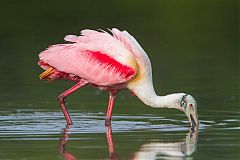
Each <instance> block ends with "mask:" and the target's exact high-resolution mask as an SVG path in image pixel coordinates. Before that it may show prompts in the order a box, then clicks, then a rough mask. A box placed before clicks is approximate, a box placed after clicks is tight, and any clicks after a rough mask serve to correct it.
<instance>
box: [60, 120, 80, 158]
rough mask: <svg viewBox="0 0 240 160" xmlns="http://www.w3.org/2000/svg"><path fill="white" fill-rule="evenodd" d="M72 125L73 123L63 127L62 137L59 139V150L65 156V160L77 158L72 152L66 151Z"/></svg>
mask: <svg viewBox="0 0 240 160" xmlns="http://www.w3.org/2000/svg"><path fill="white" fill-rule="evenodd" d="M70 127H71V125H66V127H65V128H64V129H63V132H62V137H61V138H60V139H59V147H58V152H59V154H60V155H62V156H63V158H64V159H65V160H77V159H76V158H75V156H74V155H73V154H72V153H71V152H69V151H66V144H67V141H68V135H69V129H70Z"/></svg>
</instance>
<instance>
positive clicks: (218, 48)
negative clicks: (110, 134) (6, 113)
mask: <svg viewBox="0 0 240 160" xmlns="http://www.w3.org/2000/svg"><path fill="white" fill-rule="evenodd" d="M237 2H238V1H235V0H211V1H209V0H203V1H192V0H183V1H178V0H159V1H139V0H138V1H137V0H132V1H93V0H89V1H82V0H73V1H61V0H58V1H55V0H52V1H45V0H42V1H24V0H23V1H9V0H2V1H1V10H0V19H1V22H0V51H1V53H0V56H1V57H0V64H1V68H0V84H1V85H0V108H1V109H2V107H3V106H5V105H6V104H8V105H10V106H11V105H13V106H14V107H20V108H21V107H22V105H24V107H27V106H28V105H29V107H30V108H32V107H39V105H40V104H39V101H41V100H42V99H44V100H49V101H51V100H52V98H53V97H55V95H56V94H58V93H60V92H62V91H63V90H64V89H65V88H68V87H70V86H71V85H72V83H71V82H67V84H66V83H65V82H63V83H62V82H56V83H55V82H54V83H55V84H53V83H52V84H45V82H42V81H39V79H38V75H39V73H41V72H42V70H41V69H40V68H39V67H38V66H37V61H38V54H39V53H40V52H41V51H43V50H44V49H45V48H46V47H48V46H49V45H52V44H56V43H64V40H63V37H64V36H65V35H66V34H76V35H78V34H79V32H80V30H82V29H85V28H89V29H106V28H112V27H116V28H119V29H120V30H127V31H128V32H129V33H130V34H132V35H133V36H134V37H135V38H136V39H137V40H138V41H139V43H140V44H141V45H142V46H143V48H144V49H145V51H146V52H147V53H148V55H149V57H150V59H151V62H152V66H153V78H154V84H155V86H156V90H157V92H158V93H159V94H166V93H171V92H182V91H184V92H188V93H192V94H193V95H195V96H197V97H198V98H199V99H200V100H203V102H204V99H205V100H210V101H211V97H212V96H216V95H217V97H218V98H219V99H224V98H227V99H228V98H230V99H234V100H235V101H236V100H237V94H238V92H239V62H238V61H239V56H238V55H239V54H238V52H237V50H238V36H239V32H238V29H239V28H238V20H239V17H238V3H237ZM86 90H87V91H85V92H90V91H89V89H86ZM90 90H91V89H90ZM91 91H93V90H91ZM83 92H84V91H83ZM223 92H225V93H226V92H227V93H228V94H227V95H228V97H225V94H223ZM48 93H49V94H48ZM89 94H91V93H89ZM50 95H51V96H50ZM223 96H224V97H223ZM216 103H218V102H216Z"/></svg>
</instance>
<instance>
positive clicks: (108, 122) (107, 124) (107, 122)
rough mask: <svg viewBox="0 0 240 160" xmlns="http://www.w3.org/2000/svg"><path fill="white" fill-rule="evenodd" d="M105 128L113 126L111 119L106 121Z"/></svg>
mask: <svg viewBox="0 0 240 160" xmlns="http://www.w3.org/2000/svg"><path fill="white" fill-rule="evenodd" d="M105 126H106V127H108V126H111V120H110V119H106V120H105Z"/></svg>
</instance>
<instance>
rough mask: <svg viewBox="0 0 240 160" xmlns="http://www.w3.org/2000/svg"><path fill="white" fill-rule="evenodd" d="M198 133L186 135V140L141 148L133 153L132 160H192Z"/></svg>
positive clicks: (145, 145)
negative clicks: (158, 159) (157, 159)
mask: <svg viewBox="0 0 240 160" xmlns="http://www.w3.org/2000/svg"><path fill="white" fill-rule="evenodd" d="M197 139H198V132H197V131H195V132H192V131H190V133H188V134H187V136H186V138H185V139H183V140H182V141H180V142H152V143H147V144H144V145H142V146H141V148H140V150H139V151H138V152H136V153H135V156H134V158H133V159H134V160H135V159H136V160H139V159H144V160H145V159H146V160H153V159H156V158H161V159H174V160H175V159H177V160H178V159H179V160H180V159H192V157H190V156H191V155H192V154H193V153H194V152H195V151H196V148H197Z"/></svg>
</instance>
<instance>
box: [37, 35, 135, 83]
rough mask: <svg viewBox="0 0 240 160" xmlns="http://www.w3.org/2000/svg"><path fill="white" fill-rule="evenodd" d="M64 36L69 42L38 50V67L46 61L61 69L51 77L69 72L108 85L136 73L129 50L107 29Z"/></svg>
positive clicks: (123, 80)
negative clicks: (130, 60)
mask: <svg viewBox="0 0 240 160" xmlns="http://www.w3.org/2000/svg"><path fill="white" fill-rule="evenodd" d="M64 39H65V40H66V41H70V42H73V43H70V44H57V45H53V46H51V47H49V48H48V49H47V50H45V51H43V52H42V53H40V54H39V58H40V63H39V65H40V66H41V67H42V68H44V69H46V68H47V67H46V64H47V65H49V66H51V67H54V68H55V69H57V71H59V72H61V73H62V75H61V76H59V75H60V74H59V73H57V74H55V76H54V78H58V77H57V76H56V75H58V76H59V78H62V77H64V78H66V77H68V76H67V74H69V75H72V76H73V77H74V76H78V77H80V78H82V79H85V80H87V81H88V82H89V83H92V84H95V85H99V86H112V85H116V84H121V83H125V82H127V81H129V80H130V79H132V78H133V77H134V75H135V74H136V71H135V68H133V67H131V64H130V63H129V59H131V58H133V54H132V53H131V52H130V51H129V50H128V49H127V47H126V46H125V44H123V43H122V42H121V41H119V40H118V39H117V38H115V37H113V36H112V35H110V34H109V33H107V32H98V31H93V30H83V31H82V32H81V36H75V35H67V36H66V37H65V38H64ZM43 64H45V65H43ZM68 79H71V78H68ZM74 79H76V78H74Z"/></svg>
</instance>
